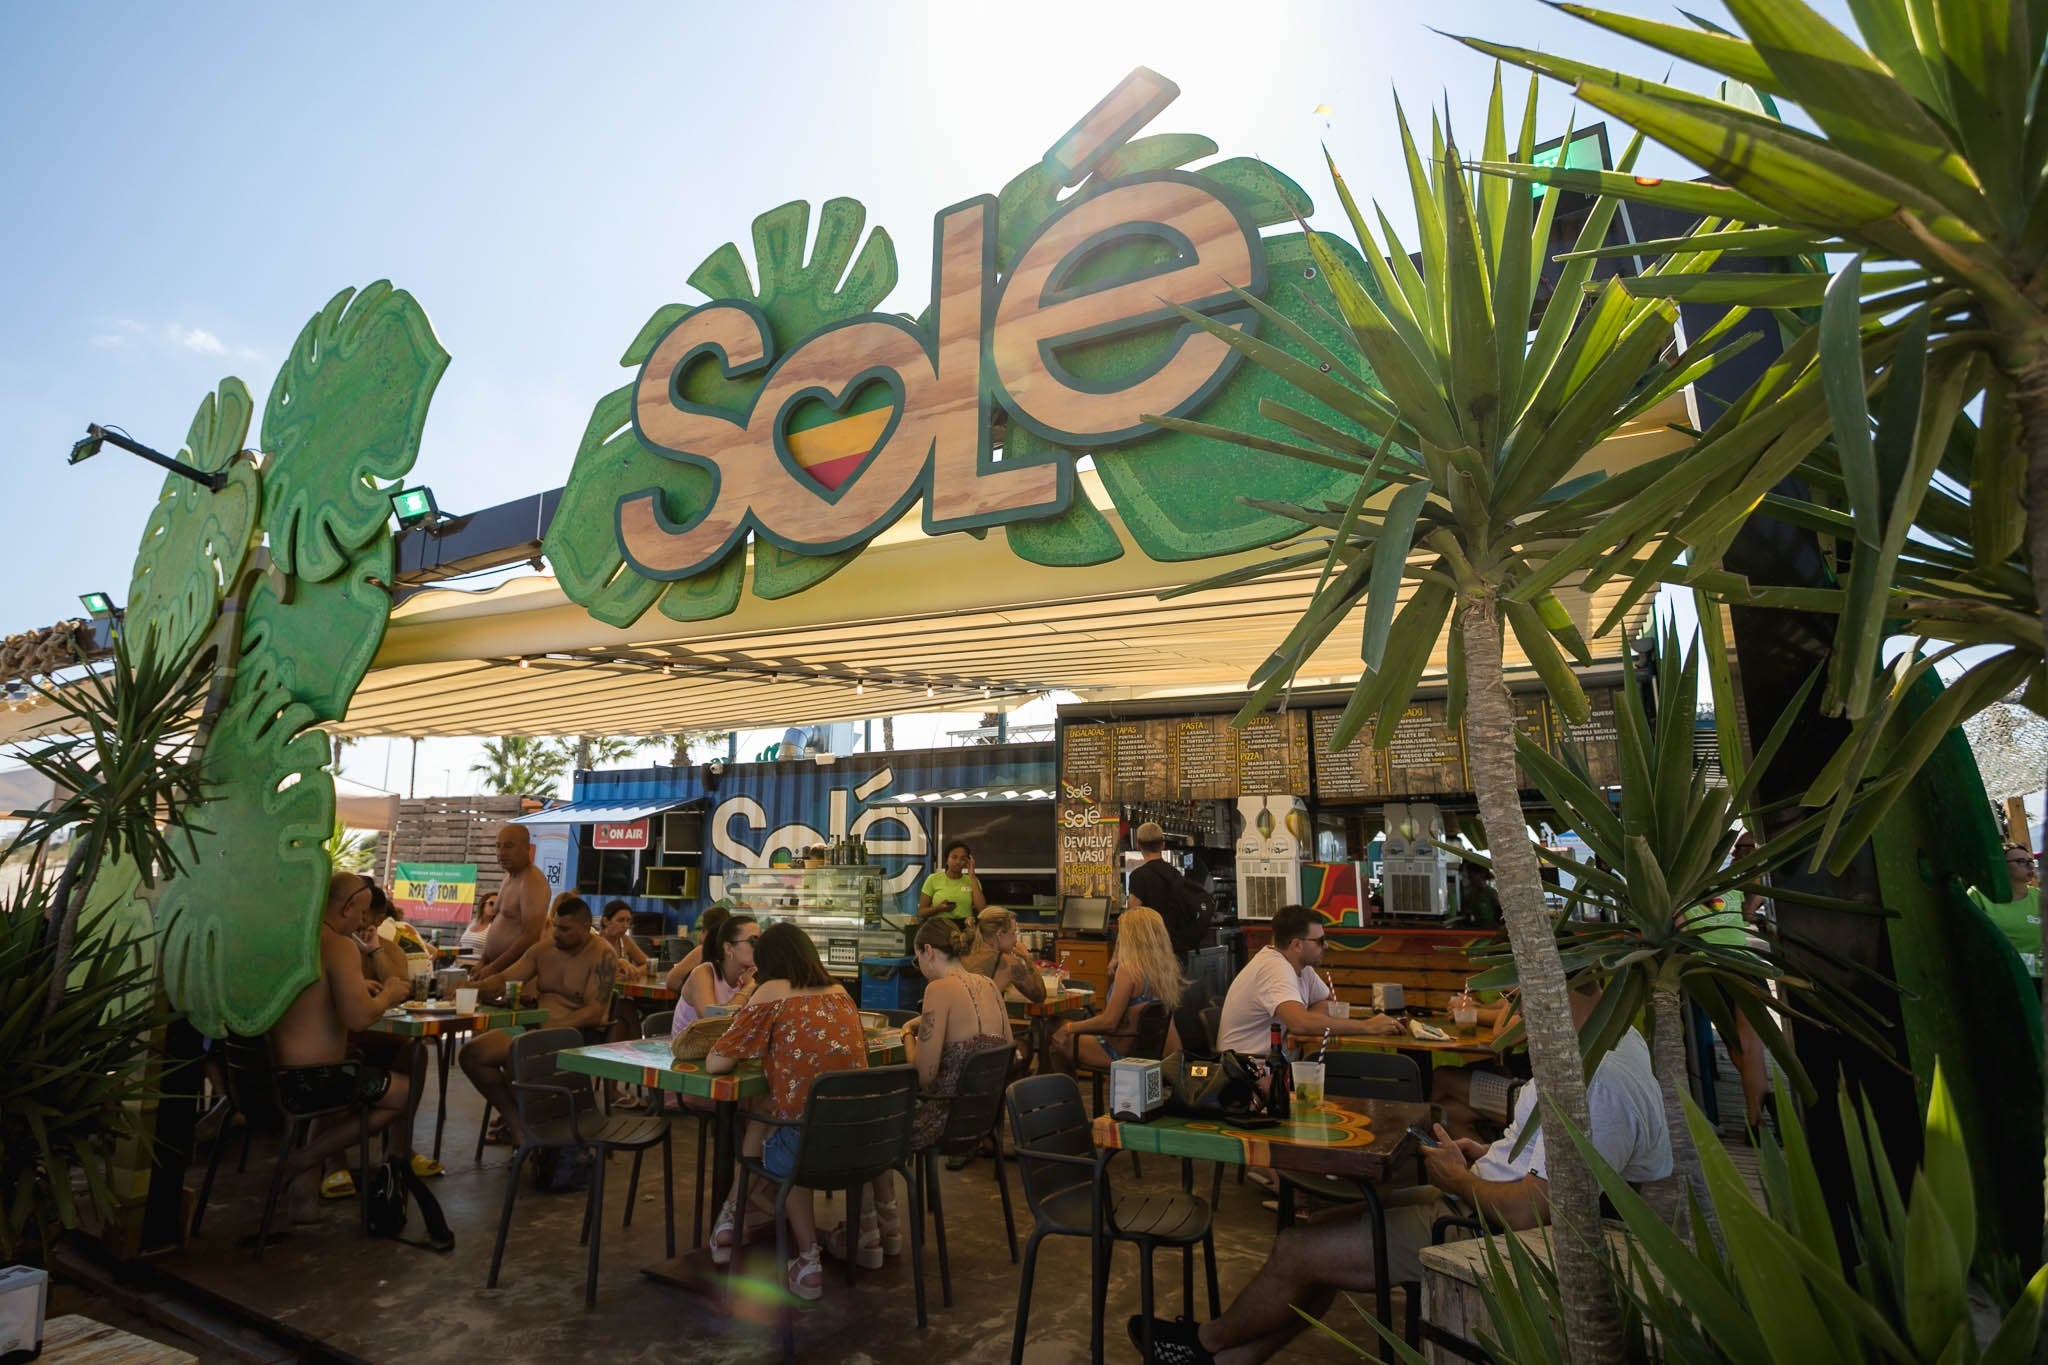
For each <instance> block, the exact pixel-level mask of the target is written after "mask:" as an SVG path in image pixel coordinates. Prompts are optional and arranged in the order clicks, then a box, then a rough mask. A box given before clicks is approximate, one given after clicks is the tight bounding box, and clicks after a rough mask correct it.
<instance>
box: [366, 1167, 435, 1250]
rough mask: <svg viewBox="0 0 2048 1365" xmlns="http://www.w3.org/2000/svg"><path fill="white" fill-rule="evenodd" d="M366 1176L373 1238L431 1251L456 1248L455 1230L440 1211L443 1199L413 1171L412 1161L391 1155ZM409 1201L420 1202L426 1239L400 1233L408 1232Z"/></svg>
mask: <svg viewBox="0 0 2048 1365" xmlns="http://www.w3.org/2000/svg"><path fill="white" fill-rule="evenodd" d="M363 1179H364V1180H365V1181H366V1182H367V1183H366V1184H365V1185H364V1187H363V1189H364V1193H365V1194H366V1196H367V1199H368V1203H369V1206H370V1235H371V1236H372V1237H389V1238H392V1239H393V1240H395V1241H401V1242H405V1243H407V1245H409V1246H420V1247H426V1248H427V1249H428V1250H430V1251H453V1250H454V1249H455V1233H454V1232H453V1231H452V1230H451V1229H450V1228H449V1226H448V1219H447V1218H446V1217H445V1216H444V1215H443V1214H442V1212H441V1201H440V1200H438V1199H436V1198H434V1192H433V1191H432V1190H429V1189H428V1188H427V1186H426V1183H425V1182H424V1181H422V1180H421V1179H420V1178H419V1177H418V1176H417V1175H414V1174H413V1169H412V1163H411V1162H410V1161H408V1160H407V1159H406V1158H404V1157H396V1156H394V1157H388V1158H386V1159H385V1160H384V1161H383V1162H381V1163H380V1164H378V1165H375V1166H372V1167H371V1168H370V1169H369V1172H368V1174H367V1175H365V1176H364V1177H363ZM408 1201H410V1202H412V1203H415V1204H418V1205H419V1209H420V1221H421V1222H422V1223H424V1224H426V1227H427V1236H426V1240H425V1241H414V1240H412V1239H410V1238H406V1237H401V1236H399V1234H400V1233H402V1232H404V1231H405V1220H406V1204H407V1202H408Z"/></svg>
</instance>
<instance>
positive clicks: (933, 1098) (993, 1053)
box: [849, 1043, 1017, 1308]
mask: <svg viewBox="0 0 2048 1365" xmlns="http://www.w3.org/2000/svg"><path fill="white" fill-rule="evenodd" d="M1015 1055H1016V1049H1015V1048H1013V1047H1011V1046H1009V1045H1007V1044H1004V1043H997V1044H995V1045H994V1046H993V1047H984V1048H978V1049H976V1050H975V1051H974V1052H971V1053H969V1054H968V1057H967V1061H966V1063H965V1064H964V1065H962V1066H961V1068H960V1077H959V1080H958V1081H957V1082H956V1083H955V1084H954V1087H953V1093H952V1094H950V1095H932V1094H927V1095H920V1096H918V1101H919V1103H921V1104H944V1105H945V1106H946V1126H945V1128H944V1129H943V1130H941V1132H940V1133H939V1136H938V1138H937V1140H936V1141H934V1142H933V1143H932V1144H931V1145H930V1146H928V1147H919V1148H917V1149H916V1151H917V1171H918V1176H919V1178H920V1179H922V1180H923V1181H924V1190H925V1207H926V1208H927V1209H928V1210H929V1211H930V1213H931V1219H932V1227H933V1229H934V1230H935V1231H936V1232H937V1233H938V1239H939V1301H940V1302H941V1303H943V1304H944V1305H945V1306H946V1307H948V1308H951V1307H952V1306H953V1267H952V1263H951V1262H950V1261H949V1260H948V1259H947V1257H946V1211H945V1206H944V1204H943V1203H942V1202H941V1196H940V1193H939V1166H940V1164H941V1162H940V1160H939V1159H940V1158H941V1157H947V1156H973V1155H974V1154H975V1153H976V1152H977V1151H978V1150H979V1149H980V1147H981V1141H982V1139H983V1138H985V1137H987V1136H989V1134H990V1133H991V1132H992V1131H993V1130H994V1128H995V1126H996V1124H997V1122H998V1121H999V1120H1000V1119H1001V1118H1002V1116H1003V1087H1004V1086H1005V1085H1007V1084H1008V1083H1009V1079H1010V1061H1011V1059H1012V1058H1013V1057H1014V1056H1015ZM995 1166H996V1189H997V1191H998V1192H1000V1193H1001V1195H1002V1198H1003V1230H1004V1231H1005V1232H1007V1233H1008V1234H1009V1236H1010V1264H1012V1265H1015V1264H1016V1263H1017V1219H1016V1215H1015V1214H1014V1213H1013V1212H1012V1210H1011V1208H1010V1181H1009V1177H1008V1176H1006V1175H1005V1174H1004V1173H1003V1153H1002V1145H1001V1143H1000V1142H998V1143H997V1147H996V1157H995ZM849 1226H851V1224H849Z"/></svg>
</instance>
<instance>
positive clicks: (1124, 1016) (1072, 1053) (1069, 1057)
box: [1052, 905, 1188, 1075]
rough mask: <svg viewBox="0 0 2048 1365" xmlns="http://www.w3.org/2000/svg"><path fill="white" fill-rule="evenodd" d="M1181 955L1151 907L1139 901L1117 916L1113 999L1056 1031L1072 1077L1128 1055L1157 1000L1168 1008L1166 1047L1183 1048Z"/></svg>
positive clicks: (1057, 1057) (1055, 1048)
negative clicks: (1177, 1019) (1141, 1019)
mask: <svg viewBox="0 0 2048 1365" xmlns="http://www.w3.org/2000/svg"><path fill="white" fill-rule="evenodd" d="M1187 984H1188V983H1187V978H1186V977H1184V976H1182V975H1181V971H1180V958H1179V957H1178V956H1177V955H1176V954H1175V953H1174V951H1173V938H1172V936H1171V935H1169V934H1168V933H1167V932H1166V921H1165V920H1163V919H1161V918H1160V917H1159V912H1158V911H1157V910H1153V909H1151V908H1149V907H1147V906H1143V905H1134V906H1132V907H1130V908H1129V909H1127V910H1125V911H1124V912H1123V913H1122V914H1121V915H1118V916H1117V919H1116V957H1115V958H1114V959H1113V960H1112V961H1111V962H1110V964H1109V998H1108V999H1106V1000H1104V1001H1103V1002H1102V1009H1101V1010H1100V1012H1098V1013H1096V1014H1093V1015H1090V1016H1089V1017H1088V1018H1086V1019H1069V1020H1066V1021H1065V1022H1063V1023H1062V1024H1061V1025H1060V1026H1059V1028H1057V1029H1055V1030H1054V1031H1053V1035H1052V1057H1053V1063H1054V1065H1056V1066H1058V1067H1059V1069H1060V1070H1062V1071H1064V1072H1067V1073H1068V1074H1069V1075H1071V1074H1072V1073H1073V1072H1074V1070H1075V1069H1076V1068H1077V1067H1088V1068H1090V1069H1092V1070H1095V1071H1106V1070H1108V1069H1109V1064H1110V1063H1111V1062H1114V1061H1116V1060H1117V1059H1118V1058H1120V1057H1123V1056H1125V1055H1127V1054H1128V1053H1129V1051H1130V1048H1131V1045H1132V1044H1133V1043H1134V1042H1136V1041H1137V1037H1138V1015H1139V1012H1140V1011H1142V1010H1143V1009H1144V1008H1145V1007H1146V1006H1147V1005H1150V1004H1152V1003H1154V1002H1155V1001H1156V1002H1158V1003H1159V1004H1161V1005H1164V1006H1165V1007H1166V1016H1167V1019H1168V1021H1169V1022H1168V1023H1167V1027H1166V1051H1165V1052H1164V1053H1162V1054H1161V1055H1163V1056H1165V1055H1171V1054H1173V1053H1175V1052H1178V1051H1180V1037H1179V1034H1178V1033H1177V1032H1176V1031H1175V1029H1174V1026H1173V1024H1172V1022H1171V1020H1172V1018H1173V1012H1174V1010H1176V1009H1178V1008H1179V1007H1180V998H1181V995H1182V993H1183V992H1185V991H1186V990H1187Z"/></svg>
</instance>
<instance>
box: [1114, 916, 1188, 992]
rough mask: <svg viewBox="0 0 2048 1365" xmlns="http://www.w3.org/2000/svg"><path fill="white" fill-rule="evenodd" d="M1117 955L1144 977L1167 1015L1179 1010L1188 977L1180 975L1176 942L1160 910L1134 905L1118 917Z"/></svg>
mask: <svg viewBox="0 0 2048 1365" xmlns="http://www.w3.org/2000/svg"><path fill="white" fill-rule="evenodd" d="M1116 955H1117V958H1118V959H1119V960H1120V961H1124V962H1128V963H1130V964H1131V965H1132V966H1134V967H1136V968H1137V969H1138V970H1139V971H1140V972H1142V973H1143V974H1144V976H1145V984H1146V985H1147V986H1149V987H1151V989H1152V994H1154V995H1156V996H1158V997H1159V999H1160V1000H1161V1001H1163V1002H1164V1003H1165V1005H1166V1008H1167V1012H1168V1013H1171V1012H1172V1011H1174V1010H1176V1009H1178V1008H1180V997H1181V992H1182V991H1184V990H1185V989H1186V988H1187V984H1188V983H1187V978H1186V977H1184V976H1182V975H1181V974H1180V958H1179V957H1178V956H1176V955H1175V954H1174V951H1173V939H1172V938H1171V937H1169V936H1168V934H1167V932H1166V921H1165V920H1163V919H1161V918H1159V912H1158V911H1157V910H1154V909H1152V908H1150V907H1149V906H1144V905H1134V906H1131V907H1130V908H1129V909H1127V910H1125V911H1124V912H1123V913H1122V914H1121V915H1118V916H1117V917H1116Z"/></svg>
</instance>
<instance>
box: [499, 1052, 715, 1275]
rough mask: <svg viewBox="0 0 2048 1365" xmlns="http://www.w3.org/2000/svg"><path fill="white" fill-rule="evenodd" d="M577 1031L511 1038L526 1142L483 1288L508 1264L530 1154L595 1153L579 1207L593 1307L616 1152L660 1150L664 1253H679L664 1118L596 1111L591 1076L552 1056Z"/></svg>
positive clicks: (510, 1175) (635, 1184)
mask: <svg viewBox="0 0 2048 1365" xmlns="http://www.w3.org/2000/svg"><path fill="white" fill-rule="evenodd" d="M581 1038H582V1034H581V1033H580V1032H579V1031H578V1030H576V1029H573V1028H549V1029H539V1030H536V1031H534V1032H532V1033H524V1034H521V1035H520V1036H519V1037H517V1038H514V1039H513V1040H512V1055H511V1064H512V1074H513V1075H514V1076H516V1077H517V1078H518V1079H517V1080H515V1081H513V1082H512V1098H513V1101H514V1103H515V1104H517V1106H518V1109H519V1128H520V1131H521V1133H522V1135H523V1140H522V1141H521V1142H520V1144H519V1146H518V1147H517V1148H516V1149H515V1150H514V1151H513V1153H512V1165H511V1168H510V1169H509V1170H508V1171H507V1172H506V1174H505V1207H504V1210H503V1212H502V1213H500V1214H499V1216H498V1240H497V1243H496V1245H494V1246H493V1247H492V1248H491V1273H490V1275H489V1277H488V1278H487V1279H486V1280H485V1281H484V1287H485V1288H486V1289H496V1288H497V1287H498V1268H499V1266H500V1265H501V1264H502V1263H503V1262H504V1259H505V1238H506V1236H507V1234H509V1233H510V1232H511V1230H512V1204H513V1202H514V1201H515V1200H516V1199H517V1198H518V1196H519V1173H520V1172H521V1171H522V1170H524V1169H525V1167H526V1158H527V1156H528V1155H530V1154H531V1153H533V1152H538V1151H543V1150H546V1149H550V1148H552V1149H554V1150H556V1151H566V1150H574V1149H576V1148H579V1147H590V1148H593V1149H594V1157H595V1159H594V1160H593V1161H592V1162H591V1164H590V1193H589V1196H588V1197H587V1199H586V1200H585V1202H584V1209H583V1236H582V1238H581V1239H580V1242H582V1243H588V1244H589V1247H590V1260H589V1264H588V1266H587V1267H586V1268H585V1270H584V1274H583V1305H584V1307H586V1308H588V1307H593V1306H595V1305H596V1303H597V1254H598V1249H599V1247H600V1245H601V1244H602V1243H603V1241H604V1217H603V1214H604V1172H605V1166H606V1164H607V1163H608V1162H609V1161H610V1160H611V1154H612V1153H613V1152H617V1151H628V1152H633V1153H636V1154H638V1153H641V1152H644V1151H646V1150H647V1149H648V1148H649V1147H652V1146H654V1145H655V1144H657V1143H659V1144H660V1145H661V1204H662V1214H663V1219H664V1222H665V1224H666V1228H667V1232H668V1254H669V1255H670V1256H671V1257H673V1256H674V1255H675V1254H676V1205H675V1162H674V1159H673V1156H672V1153H671V1150H670V1145H669V1126H668V1120H667V1119H664V1118H658V1117H648V1116H629V1115H621V1116H616V1117H607V1116H605V1115H602V1114H599V1113H598V1112H597V1099H596V1096H595V1095H594V1094H593V1093H592V1089H591V1084H590V1077H588V1076H582V1075H578V1074H576V1073H574V1072H569V1071H563V1070H562V1069H561V1068H560V1066H558V1065H557V1064H556V1060H555V1054H556V1053H558V1052H560V1051H561V1050H562V1049H564V1048H570V1047H575V1046H577V1045H578V1043H579V1042H580V1040H581ZM638 1170H639V1167H638V1164H637V1162H636V1164H635V1167H634V1171H635V1179H634V1180H633V1181H632V1182H631V1183H630V1184H629V1186H628V1188H627V1192H626V1219H625V1224H624V1225H625V1226H628V1227H630V1226H631V1225H632V1221H633V1201H634V1199H635V1198H636V1197H637V1196H638V1194H639V1180H638V1178H637V1176H638Z"/></svg>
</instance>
